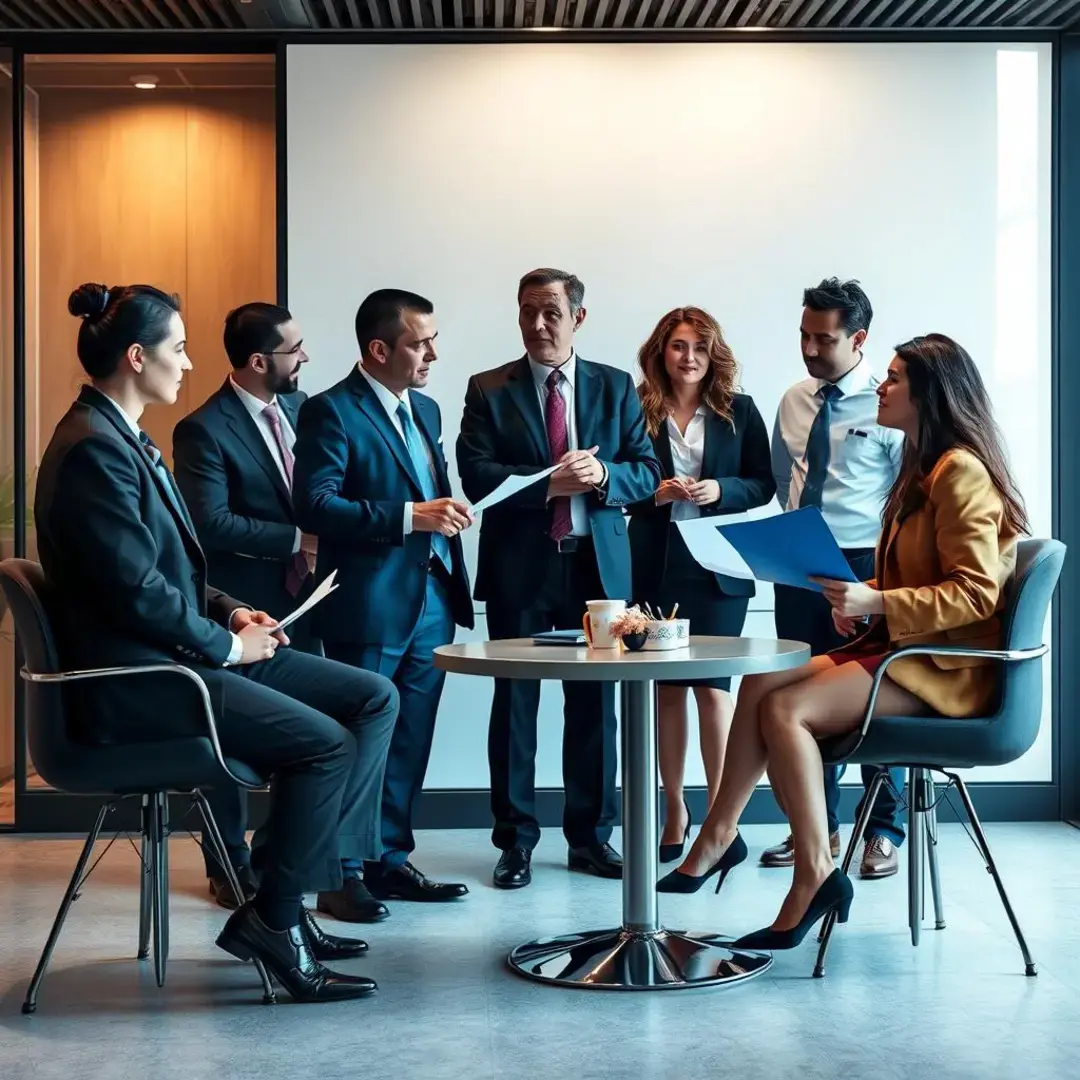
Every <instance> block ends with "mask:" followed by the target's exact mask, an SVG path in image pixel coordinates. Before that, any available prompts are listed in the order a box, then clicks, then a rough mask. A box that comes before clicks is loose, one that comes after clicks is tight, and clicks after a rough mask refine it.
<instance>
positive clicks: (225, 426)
mask: <svg viewBox="0 0 1080 1080" xmlns="http://www.w3.org/2000/svg"><path fill="white" fill-rule="evenodd" d="M224 343H225V353H226V355H227V356H228V358H229V363H230V364H231V365H232V372H231V373H230V374H229V376H228V378H226V380H225V382H224V384H223V385H222V386H221V388H220V389H219V390H217V391H216V392H215V393H214V394H213V395H211V397H210V398H209V399H208V400H207V401H206V402H205V404H203V405H202V406H200V407H199V408H198V409H196V410H195V411H194V412H193V413H191V414H190V415H189V416H186V417H185V418H184V419H183V420H181V421H180V423H179V424H177V425H176V429H175V430H174V432H173V462H174V474H175V477H176V482H177V484H178V485H179V487H180V491H181V493H182V494H183V496H184V501H185V502H186V503H187V506H188V510H189V511H190V513H191V517H192V519H193V520H194V523H195V531H196V533H197V534H198V538H199V543H200V544H201V545H202V547H203V550H204V552H205V554H206V562H207V568H208V574H209V580H211V581H213V582H215V584H216V585H217V587H218V588H221V589H224V590H225V591H226V592H227V593H229V595H231V596H235V597H237V598H238V599H242V600H243V601H244V603H246V604H250V605H251V606H253V607H254V608H256V609H257V610H260V611H267V612H269V613H270V614H271V615H275V616H277V617H279V618H281V617H283V616H285V615H287V614H288V613H289V612H290V611H291V610H292V609H293V608H295V607H296V606H297V605H299V604H300V603H302V602H303V601H304V600H305V599H306V598H307V596H308V594H309V593H310V592H311V589H312V587H313V583H314V577H313V574H314V570H315V557H316V549H317V544H316V540H315V537H314V536H310V535H307V534H305V533H303V532H302V531H301V530H300V529H299V528H297V526H296V523H295V518H294V514H293V499H292V480H293V447H294V446H295V444H296V424H297V415H298V413H299V410H300V406H301V405H302V404H303V402H304V400H305V399H306V395H305V394H304V393H303V392H302V391H301V390H300V389H299V381H300V368H301V367H302V366H303V365H304V364H306V363H307V359H308V358H307V354H306V353H305V352H304V343H303V337H302V335H301V333H300V327H299V325H298V324H297V322H296V320H295V319H294V318H293V317H292V315H291V314H290V313H289V311H288V310H287V309H285V308H283V307H279V306H278V305H276V304H266V303H252V304H243V305H241V306H240V307H238V308H236V309H235V310H233V311H230V312H229V314H228V315H227V316H226V318H225V333H224ZM309 620H310V616H307V615H305V616H303V617H302V618H301V619H299V620H297V621H296V622H295V623H293V624H292V625H291V626H290V627H289V638H290V641H291V647H292V648H294V649H301V650H303V651H305V652H312V653H319V654H321V653H322V647H321V645H320V643H319V642H318V641H317V640H315V639H314V638H313V637H312V634H311V626H310V621H309ZM206 794H207V798H208V799H209V800H210V803H211V806H212V808H213V811H214V816H215V818H216V819H217V823H218V826H219V828H220V829H221V833H222V836H223V838H224V840H225V846H226V848H227V850H228V854H229V859H230V861H231V862H232V863H233V866H234V867H235V869H236V871H237V876H238V878H239V879H240V883H241V885H242V886H243V889H244V892H245V893H248V892H250V893H254V887H255V883H254V880H253V878H252V872H251V866H250V850H249V848H248V845H247V842H246V839H245V829H246V825H247V793H246V792H245V791H243V790H242V789H238V788H230V789H225V788H221V789H215V790H213V791H207V793H206ZM206 876H207V878H209V881H210V893H211V895H212V896H213V897H214V898H215V899H216V900H217V902H218V903H219V904H220V905H221V906H222V907H225V908H231V907H233V906H235V904H234V900H233V896H232V891H231V889H230V888H229V885H228V881H227V879H226V877H225V872H224V870H223V869H222V868H221V867H219V866H218V865H217V864H216V862H215V861H214V860H213V859H212V858H211V857H210V856H209V855H208V854H207V855H206ZM356 902H358V903H363V902H365V901H364V898H360V899H359V900H358V901H356ZM366 902H367V907H368V908H369V910H368V911H367V912H366V913H367V914H368V915H369V916H370V917H372V918H379V917H383V916H385V914H386V908H385V906H384V905H382V904H381V903H379V902H378V901H375V900H374V899H371V898H370V897H368V898H367V900H366Z"/></svg>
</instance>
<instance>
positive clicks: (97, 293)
mask: <svg viewBox="0 0 1080 1080" xmlns="http://www.w3.org/2000/svg"><path fill="white" fill-rule="evenodd" d="M108 304H109V290H108V289H107V288H105V286H104V285H96V284H94V283H93V282H87V283H86V284H85V285H80V286H79V287H78V288H77V289H75V290H74V291H73V292H72V294H71V295H70V296H69V297H68V311H69V312H71V314H72V315H75V316H77V317H78V318H80V319H96V318H98V317H99V316H100V315H102V314H103V313H104V311H105V308H106V307H108Z"/></svg>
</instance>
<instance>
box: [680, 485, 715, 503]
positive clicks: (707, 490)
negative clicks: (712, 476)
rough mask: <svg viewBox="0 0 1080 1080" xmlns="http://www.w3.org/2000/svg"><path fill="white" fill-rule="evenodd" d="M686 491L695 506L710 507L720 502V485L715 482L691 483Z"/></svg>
mask: <svg viewBox="0 0 1080 1080" xmlns="http://www.w3.org/2000/svg"><path fill="white" fill-rule="evenodd" d="M686 491H687V494H688V495H689V496H690V501H691V502H692V503H693V504H694V505H695V506H711V505H712V504H713V503H714V502H719V501H720V485H719V483H717V481H715V480H694V481H691V482H690V483H689V484H687V486H686Z"/></svg>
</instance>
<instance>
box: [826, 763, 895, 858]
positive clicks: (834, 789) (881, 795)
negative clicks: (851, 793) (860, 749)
mask: <svg viewBox="0 0 1080 1080" xmlns="http://www.w3.org/2000/svg"><path fill="white" fill-rule="evenodd" d="M845 768H846V766H844V765H827V766H826V767H825V812H826V814H827V815H828V818H829V833H830V834H832V833H834V832H836V831H837V830H838V829H839V828H840V818H839V816H838V810H839V808H840V777H841V776H843V774H844V769H845ZM881 771H882V766H880V765H863V766H862V781H863V795H862V798H861V799H860V800H859V805H858V806H857V807H856V808H855V820H856V821H858V819H859V815H860V814H861V813H862V808H863V803H864V802H866V796H867V794H868V793H869V791H870V784H871V783H872V782H873V779H874V777H875V776H876V775H877V774H878V773H879V772H881ZM888 771H889V779H890V780H891V781H892V785H890V784H889V783H884V784H882V785H881V789H880V790H879V791H878V797H877V801H876V802H875V803H874V808H873V810H871V812H870V820H869V821H868V822H867V825H866V839H867V840H869V839H870V837H871V836H884V837H885V839H886V840H891V841H892V842H893V844H894V845H895V846H896V847H899V846H900V845H901V844H902V843H903V842H904V824H903V809H902V807H901V806H900V801H899V799H898V798H897V792H901V791H903V790H904V778H905V774H906V770H905V769H889V770H888ZM894 787H895V790H894Z"/></svg>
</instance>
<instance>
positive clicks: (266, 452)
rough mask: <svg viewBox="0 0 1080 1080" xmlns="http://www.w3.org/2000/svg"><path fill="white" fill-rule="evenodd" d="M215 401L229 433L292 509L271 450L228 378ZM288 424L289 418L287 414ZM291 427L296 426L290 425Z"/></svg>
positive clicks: (290, 420) (289, 494)
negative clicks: (230, 432) (223, 416)
mask: <svg viewBox="0 0 1080 1080" xmlns="http://www.w3.org/2000/svg"><path fill="white" fill-rule="evenodd" d="M218 405H219V407H220V408H221V411H222V413H224V415H225V422H226V423H227V424H228V425H229V428H230V429H231V431H232V433H233V434H234V435H235V436H236V438H237V440H238V441H239V442H240V444H241V445H242V446H243V447H244V450H246V451H247V453H248V454H249V455H250V456H251V458H252V460H253V461H254V462H255V464H256V465H258V466H259V468H260V469H262V471H263V472H264V473H266V476H267V478H268V479H269V480H270V483H271V484H273V486H274V489H275V490H276V491H277V493H278V496H279V497H280V498H281V499H282V501H283V502H284V504H285V507H286V508H287V509H288V510H289V511H290V512H291V510H292V493H291V492H290V491H289V489H288V488H287V487H286V486H285V478H284V477H283V476H282V475H281V470H280V469H279V468H278V464H277V462H276V461H275V460H274V459H273V457H272V456H271V454H270V449H269V447H268V446H267V445H266V441H265V440H264V439H263V435H262V432H261V431H260V430H259V425H258V424H256V423H255V418H254V417H253V416H252V415H251V413H249V412H248V411H247V409H246V408H245V406H244V403H243V402H242V401H241V400H240V398H239V397H237V395H236V391H235V390H234V389H233V388H232V387H231V386H230V385H229V382H228V380H226V381H225V385H224V386H223V387H222V388H221V389H220V390H219V391H218ZM288 419H289V422H290V424H291V423H292V418H291V417H290V418H288ZM293 430H294V431H295V430H296V427H295V425H293Z"/></svg>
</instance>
